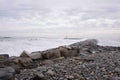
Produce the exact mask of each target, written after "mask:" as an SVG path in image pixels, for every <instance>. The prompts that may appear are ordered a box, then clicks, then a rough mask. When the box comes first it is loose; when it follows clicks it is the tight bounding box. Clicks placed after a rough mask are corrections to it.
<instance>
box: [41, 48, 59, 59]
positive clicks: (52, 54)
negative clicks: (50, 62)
mask: <svg viewBox="0 0 120 80" xmlns="http://www.w3.org/2000/svg"><path fill="white" fill-rule="evenodd" d="M59 57H61V54H60V51H59V50H58V49H56V48H55V49H50V50H47V51H44V52H42V58H43V59H55V58H59Z"/></svg>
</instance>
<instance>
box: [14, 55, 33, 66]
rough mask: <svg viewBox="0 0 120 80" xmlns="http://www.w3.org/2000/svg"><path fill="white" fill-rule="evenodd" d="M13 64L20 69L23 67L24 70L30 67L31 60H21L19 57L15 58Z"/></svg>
mask: <svg viewBox="0 0 120 80" xmlns="http://www.w3.org/2000/svg"><path fill="white" fill-rule="evenodd" d="M13 62H14V63H15V64H16V65H19V66H20V67H25V68H29V67H31V65H32V63H33V61H32V59H31V58H21V57H18V58H15V59H14V60H13Z"/></svg>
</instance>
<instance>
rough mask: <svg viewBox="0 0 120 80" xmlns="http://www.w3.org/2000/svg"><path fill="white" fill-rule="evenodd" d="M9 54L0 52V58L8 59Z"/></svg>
mask: <svg viewBox="0 0 120 80" xmlns="http://www.w3.org/2000/svg"><path fill="white" fill-rule="evenodd" d="M8 58H9V55H8V54H0V59H8Z"/></svg>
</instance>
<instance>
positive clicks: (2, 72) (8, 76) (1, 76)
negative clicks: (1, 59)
mask: <svg viewBox="0 0 120 80" xmlns="http://www.w3.org/2000/svg"><path fill="white" fill-rule="evenodd" d="M14 79H15V70H14V69H13V68H12V67H6V68H0V80H14Z"/></svg>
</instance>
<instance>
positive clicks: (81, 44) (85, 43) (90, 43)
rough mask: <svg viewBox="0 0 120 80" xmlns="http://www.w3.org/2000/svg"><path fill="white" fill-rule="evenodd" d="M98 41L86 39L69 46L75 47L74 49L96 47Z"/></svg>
mask: <svg viewBox="0 0 120 80" xmlns="http://www.w3.org/2000/svg"><path fill="white" fill-rule="evenodd" d="M97 43H98V41H97V40H96V39H87V40H85V41H80V42H77V43H74V44H71V45H70V46H76V47H84V46H96V45H97Z"/></svg>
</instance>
